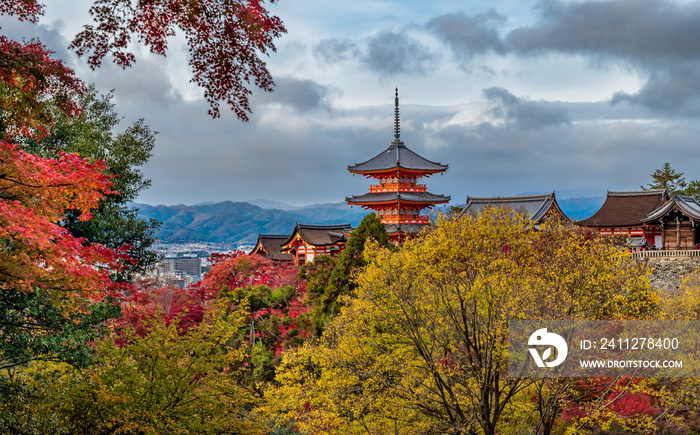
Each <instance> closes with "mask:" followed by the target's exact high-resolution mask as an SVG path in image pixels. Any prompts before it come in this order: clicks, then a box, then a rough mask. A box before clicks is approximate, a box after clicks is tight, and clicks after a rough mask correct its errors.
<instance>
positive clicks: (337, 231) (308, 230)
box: [282, 223, 352, 246]
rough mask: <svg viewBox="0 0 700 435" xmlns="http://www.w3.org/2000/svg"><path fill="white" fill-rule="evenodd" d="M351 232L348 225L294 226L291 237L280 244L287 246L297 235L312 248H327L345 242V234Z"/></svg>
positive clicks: (350, 227)
mask: <svg viewBox="0 0 700 435" xmlns="http://www.w3.org/2000/svg"><path fill="white" fill-rule="evenodd" d="M351 231H352V226H351V225H350V224H338V225H308V224H299V223H298V224H296V226H295V227H294V231H292V235H291V236H289V237H288V238H287V240H285V241H284V242H282V246H285V245H287V244H288V243H289V242H291V241H292V240H294V237H295V236H296V235H297V234H299V237H301V239H302V240H303V241H304V242H306V243H307V244H309V245H312V246H328V245H333V244H335V243H338V242H343V241H345V240H346V239H345V234H347V233H350V232H351Z"/></svg>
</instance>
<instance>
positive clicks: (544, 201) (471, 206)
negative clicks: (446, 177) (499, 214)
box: [462, 192, 570, 222]
mask: <svg viewBox="0 0 700 435" xmlns="http://www.w3.org/2000/svg"><path fill="white" fill-rule="evenodd" d="M486 207H510V208H512V209H514V210H516V211H519V212H524V213H525V214H526V215H527V217H528V218H529V219H530V220H531V221H533V222H541V221H542V220H544V218H545V217H546V216H547V213H548V212H549V211H550V210H552V209H554V210H555V211H556V212H557V213H558V214H559V215H560V216H562V217H564V218H565V219H567V220H570V219H569V218H568V217H567V216H566V215H565V214H564V213H563V212H562V211H561V208H560V207H559V204H557V199H556V197H555V194H554V192H552V193H547V194H544V195H527V196H493V197H470V196H468V197H467V204H466V205H465V206H464V209H463V210H462V214H467V213H481V212H482V211H483V210H484V208H486Z"/></svg>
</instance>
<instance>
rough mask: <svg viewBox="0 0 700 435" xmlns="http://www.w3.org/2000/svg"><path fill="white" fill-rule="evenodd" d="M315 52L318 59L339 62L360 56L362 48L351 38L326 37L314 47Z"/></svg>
mask: <svg viewBox="0 0 700 435" xmlns="http://www.w3.org/2000/svg"><path fill="white" fill-rule="evenodd" d="M313 54H314V57H315V58H316V59H317V60H318V61H322V62H326V63H339V62H344V61H347V60H350V59H353V58H357V57H359V56H360V49H359V48H357V45H355V44H354V43H353V42H352V41H349V40H342V39H326V40H323V41H321V42H319V43H318V44H317V45H316V46H315V47H314V49H313Z"/></svg>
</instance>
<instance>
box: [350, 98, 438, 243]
mask: <svg viewBox="0 0 700 435" xmlns="http://www.w3.org/2000/svg"><path fill="white" fill-rule="evenodd" d="M394 105H395V109H394V141H393V142H391V145H389V148H387V149H386V150H384V151H382V152H381V153H380V154H378V155H377V156H375V157H373V158H371V159H369V160H367V161H366V162H364V163H358V164H356V165H354V166H348V171H350V172H351V173H353V174H362V175H364V176H365V177H367V178H370V177H371V178H375V179H377V181H378V184H372V185H370V186H369V193H365V194H364V195H359V196H352V197H350V198H345V201H346V202H347V203H348V204H350V205H359V206H361V207H362V208H364V209H365V210H367V209H372V210H374V211H375V212H377V215H378V217H379V219H380V220H381V221H382V223H383V224H384V225H386V230H387V232H388V233H389V237H390V238H391V240H392V241H401V240H403V239H404V238H405V237H406V236H409V235H413V234H418V233H419V232H421V230H422V229H423V228H424V227H425V226H426V225H428V224H430V220H429V218H428V216H426V215H422V214H421V211H422V210H424V209H429V208H431V207H433V206H434V205H436V204H446V203H448V202H449V201H450V197H449V196H444V195H435V194H433V193H430V192H428V191H427V189H426V187H425V184H418V183H417V181H418V179H419V178H421V177H429V176H430V175H432V174H437V173H441V172H445V171H446V170H447V165H443V164H441V163H435V162H431V161H430V160H427V159H424V158H423V157H421V156H419V155H418V154H416V153H414V152H413V151H411V150H410V149H408V148H407V147H406V145H404V144H403V142H402V141H401V139H400V137H399V90H398V88H397V89H396V98H395V100H394Z"/></svg>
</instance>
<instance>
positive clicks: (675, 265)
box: [636, 257, 700, 292]
mask: <svg viewBox="0 0 700 435" xmlns="http://www.w3.org/2000/svg"><path fill="white" fill-rule="evenodd" d="M636 261H640V262H643V263H646V264H647V265H648V266H649V267H650V268H651V269H652V273H651V277H650V281H651V285H652V286H653V287H655V288H657V289H659V290H666V291H669V292H675V291H677V290H678V287H679V285H680V283H681V281H683V278H685V276H686V275H688V274H689V273H691V272H694V271H696V270H698V269H700V257H680V258H668V257H666V258H663V257H662V258H644V259H640V260H636Z"/></svg>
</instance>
